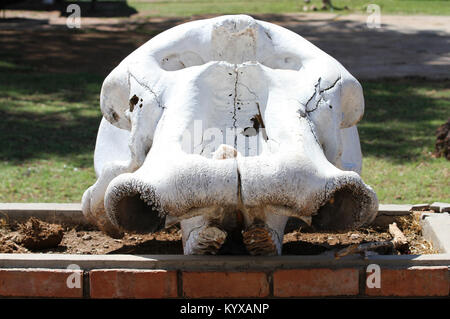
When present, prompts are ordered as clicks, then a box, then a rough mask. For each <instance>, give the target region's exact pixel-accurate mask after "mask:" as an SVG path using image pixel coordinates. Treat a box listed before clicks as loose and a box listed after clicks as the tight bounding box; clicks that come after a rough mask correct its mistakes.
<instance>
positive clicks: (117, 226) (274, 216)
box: [82, 15, 378, 255]
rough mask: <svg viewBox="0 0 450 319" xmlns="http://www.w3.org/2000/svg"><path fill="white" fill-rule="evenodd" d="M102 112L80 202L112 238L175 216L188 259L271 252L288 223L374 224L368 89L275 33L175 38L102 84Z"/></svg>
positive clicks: (225, 19)
mask: <svg viewBox="0 0 450 319" xmlns="http://www.w3.org/2000/svg"><path fill="white" fill-rule="evenodd" d="M100 106H101V110H102V113H103V115H104V118H103V119H102V122H101V124H100V128H99V132H98V136H97V144H96V149H95V156H94V162H95V170H96V173H97V175H98V180H97V182H96V183H95V184H94V185H93V186H91V187H90V188H89V189H88V190H86V192H85V193H84V195H83V199H82V206H83V213H84V215H85V216H86V217H87V218H88V219H89V220H91V221H92V222H94V223H96V224H97V225H99V226H100V228H101V229H103V230H104V231H106V232H109V233H114V232H120V231H134V232H141V233H142V232H147V233H148V232H154V231H156V230H158V229H160V228H161V227H163V226H164V224H165V220H166V218H170V219H171V220H177V221H180V222H181V227H182V236H183V248H184V253H185V254H216V253H219V252H223V251H224V247H225V246H227V247H234V248H232V250H231V252H233V249H237V250H239V249H241V250H242V251H247V252H248V253H250V254H254V255H276V254H281V248H282V240H283V232H284V228H285V225H286V221H287V219H288V217H289V216H294V217H303V218H305V217H306V218H310V219H311V221H312V224H313V226H314V227H316V228H317V229H346V228H353V227H359V226H362V225H364V224H368V223H370V222H372V221H373V219H374V218H375V216H376V213H377V208H378V202H377V198H376V195H375V193H374V192H373V190H372V189H371V188H370V187H369V186H367V185H366V184H364V182H363V181H362V179H361V177H360V176H359V173H360V170H361V150H360V143H359V138H358V132H357V128H356V126H355V125H356V123H357V122H358V121H359V120H360V119H361V117H362V115H363V113H364V98H363V93H362V88H361V85H360V84H359V83H358V81H357V80H356V79H355V78H354V77H353V76H352V75H351V74H350V73H349V72H348V71H347V70H346V69H345V68H344V67H343V66H342V65H341V64H340V63H339V62H337V61H336V60H335V59H333V58H332V57H330V56H329V55H327V54H326V53H324V52H323V51H321V50H320V49H318V48H317V47H315V46H314V45H312V44H311V43H310V42H308V41H306V40H305V39H303V38H302V37H300V36H299V35H297V34H295V33H293V32H291V31H289V30H287V29H284V28H282V27H280V26H277V25H274V24H271V23H267V22H263V21H258V20H254V19H253V18H251V17H249V16H245V15H234V16H222V17H217V18H213V19H206V20H199V21H193V22H189V23H185V24H182V25H179V26H176V27H174V28H172V29H169V30H167V31H165V32H163V33H161V34H159V35H158V36H156V37H154V38H153V39H151V40H150V41H148V42H147V43H145V44H144V45H142V46H141V47H140V48H138V49H137V50H136V51H134V52H133V53H131V54H130V55H129V56H128V57H127V58H125V59H124V60H123V61H122V62H121V63H120V64H119V65H118V66H117V67H116V68H115V69H114V70H113V71H112V72H111V73H110V74H109V75H108V77H107V78H106V79H105V81H104V83H103V86H102V90H101V96H100ZM224 243H227V245H224Z"/></svg>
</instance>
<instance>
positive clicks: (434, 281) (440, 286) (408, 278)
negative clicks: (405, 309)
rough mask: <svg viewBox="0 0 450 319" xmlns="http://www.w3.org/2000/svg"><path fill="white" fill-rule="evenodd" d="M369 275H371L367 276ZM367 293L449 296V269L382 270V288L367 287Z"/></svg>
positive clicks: (376, 294) (401, 295) (400, 295)
mask: <svg viewBox="0 0 450 319" xmlns="http://www.w3.org/2000/svg"><path fill="white" fill-rule="evenodd" d="M369 275H370V273H368V274H367V276H369ZM367 276H366V278H367ZM365 291H366V295H368V296H399V297H425V296H448V295H449V278H448V269H447V267H414V268H406V269H381V282H380V288H368V287H367V285H366V289H365Z"/></svg>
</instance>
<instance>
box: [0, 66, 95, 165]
mask: <svg viewBox="0 0 450 319" xmlns="http://www.w3.org/2000/svg"><path fill="white" fill-rule="evenodd" d="M101 83H102V79H101V78H100V77H98V76H93V75H88V74H71V75H63V74H40V73H33V72H5V70H4V69H3V70H2V69H1V68H0V117H1V118H2V121H0V136H1V138H0V160H3V161H8V162H16V163H18V164H19V163H20V162H23V161H26V160H29V159H39V158H41V159H42V158H44V159H46V158H51V157H53V156H71V161H72V162H73V163H75V164H76V165H77V166H78V167H90V166H92V157H91V156H82V155H83V154H86V153H88V154H91V153H92V152H93V150H94V146H95V138H96V134H97V129H98V125H99V123H100V117H101V113H100V110H99V105H98V98H97V97H98V94H99V91H100V86H101Z"/></svg>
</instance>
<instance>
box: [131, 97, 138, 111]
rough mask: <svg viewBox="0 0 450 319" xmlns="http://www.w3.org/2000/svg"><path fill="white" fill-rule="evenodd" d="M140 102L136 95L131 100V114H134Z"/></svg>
mask: <svg viewBox="0 0 450 319" xmlns="http://www.w3.org/2000/svg"><path fill="white" fill-rule="evenodd" d="M138 102H139V98H138V97H137V96H136V95H133V97H132V98H131V99H130V112H133V110H134V106H135V105H136V104H137V103H138Z"/></svg>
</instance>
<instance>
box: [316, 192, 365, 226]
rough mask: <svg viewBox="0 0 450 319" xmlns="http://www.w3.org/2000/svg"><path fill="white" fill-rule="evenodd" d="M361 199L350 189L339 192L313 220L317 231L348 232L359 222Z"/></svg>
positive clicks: (320, 209)
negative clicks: (347, 230)
mask: <svg viewBox="0 0 450 319" xmlns="http://www.w3.org/2000/svg"><path fill="white" fill-rule="evenodd" d="M360 210H361V198H360V196H358V194H357V192H355V191H354V190H353V189H352V188H350V187H343V188H341V189H339V190H337V191H336V192H335V193H334V194H333V196H332V197H331V198H330V200H328V202H327V203H326V204H325V205H323V206H322V207H320V208H319V211H318V212H317V215H315V216H313V218H312V225H313V227H314V228H315V229H317V230H346V229H349V228H352V226H353V225H354V224H355V223H356V222H357V221H358V216H359V213H360Z"/></svg>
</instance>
